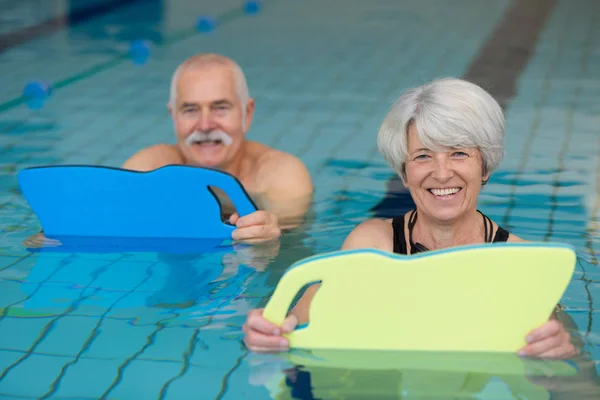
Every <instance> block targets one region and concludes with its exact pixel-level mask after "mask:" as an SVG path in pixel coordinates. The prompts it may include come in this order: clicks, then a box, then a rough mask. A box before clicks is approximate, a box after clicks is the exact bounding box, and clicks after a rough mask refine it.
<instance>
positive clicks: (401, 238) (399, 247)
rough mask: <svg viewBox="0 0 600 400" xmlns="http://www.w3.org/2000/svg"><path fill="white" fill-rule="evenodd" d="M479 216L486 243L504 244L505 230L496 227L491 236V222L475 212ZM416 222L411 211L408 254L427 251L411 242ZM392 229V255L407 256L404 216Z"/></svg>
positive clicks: (506, 233)
mask: <svg viewBox="0 0 600 400" xmlns="http://www.w3.org/2000/svg"><path fill="white" fill-rule="evenodd" d="M477 211H478V212H479V213H480V214H481V216H482V217H483V227H484V232H485V233H484V235H485V242H486V243H498V242H506V241H507V240H508V236H509V235H510V234H509V233H508V231H507V230H505V229H504V228H502V227H500V226H498V230H497V231H496V234H495V235H493V231H494V224H493V223H492V220H491V219H490V218H489V217H488V216H487V215H485V214H484V213H482V212H481V211H479V210H477ZM416 222H417V211H416V210H415V211H413V212H412V213H411V214H410V217H409V220H408V235H409V238H408V239H409V244H410V248H411V251H410V254H415V253H421V252H423V251H428V249H427V248H426V247H425V246H423V245H422V244H421V243H418V242H417V243H413V241H412V231H413V228H414V226H415V223H416ZM392 228H393V229H394V253H398V254H408V249H407V248H406V237H405V235H404V215H402V216H400V217H396V218H394V219H393V220H392Z"/></svg>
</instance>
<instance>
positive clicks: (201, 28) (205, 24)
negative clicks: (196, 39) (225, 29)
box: [196, 15, 217, 33]
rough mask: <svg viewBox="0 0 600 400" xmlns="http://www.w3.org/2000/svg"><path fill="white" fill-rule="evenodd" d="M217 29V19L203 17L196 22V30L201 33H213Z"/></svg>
mask: <svg viewBox="0 0 600 400" xmlns="http://www.w3.org/2000/svg"><path fill="white" fill-rule="evenodd" d="M216 28H217V21H216V19H215V18H213V17H211V16H208V15H203V16H201V17H199V18H198V20H197V21H196V30H197V31H198V32H200V33H211V32H213V31H214V30H215V29H216Z"/></svg>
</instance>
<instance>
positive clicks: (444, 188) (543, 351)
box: [243, 79, 575, 358]
mask: <svg viewBox="0 0 600 400" xmlns="http://www.w3.org/2000/svg"><path fill="white" fill-rule="evenodd" d="M378 144H379V149H380V151H381V152H382V153H383V156H384V158H385V159H386V161H387V162H388V163H389V164H390V165H391V166H392V167H393V168H394V169H395V170H396V171H397V172H398V173H399V174H400V177H401V178H402V182H403V183H404V185H405V186H406V187H407V188H408V189H409V191H410V194H411V196H412V198H413V200H414V202H415V204H416V209H415V210H412V211H409V212H408V213H407V214H406V215H400V216H398V217H396V218H393V219H389V220H382V219H371V220H367V221H365V222H363V223H361V224H360V225H358V226H357V227H356V228H354V230H353V231H352V232H351V233H350V234H349V235H348V237H347V238H346V240H345V241H344V244H343V249H359V248H376V249H380V250H383V251H389V252H394V253H399V254H408V255H410V254H415V253H419V252H423V251H428V250H434V249H443V248H448V247H452V246H459V245H468V244H476V243H497V242H519V241H523V240H522V239H520V238H519V237H517V236H515V235H513V234H512V233H509V232H507V231H506V230H505V229H503V228H502V227H500V226H498V225H497V224H496V223H495V222H494V221H492V220H491V219H490V218H489V217H487V216H486V215H485V214H483V213H482V212H480V211H479V210H477V198H478V195H479V193H480V191H481V188H482V185H484V184H485V183H486V182H487V181H488V179H489V177H490V173H491V172H492V171H494V169H496V168H497V167H498V164H500V161H501V160H502V157H503V152H504V116H503V113H502V109H501V108H500V106H499V105H498V103H497V102H496V101H495V100H494V99H493V98H492V97H491V96H490V95H489V94H488V93H487V92H486V91H484V90H483V89H481V88H480V87H479V86H477V85H474V84H472V83H469V82H466V81H463V80H459V79H440V80H437V81H433V82H431V83H428V84H426V85H423V86H420V87H417V88H413V89H410V90H408V91H407V92H405V93H404V94H403V95H402V96H401V97H400V98H399V99H398V101H397V102H396V103H395V104H394V105H393V107H392V109H391V110H390V112H389V113H388V115H387V117H386V118H385V120H384V121H383V124H382V126H381V129H380V131H379V136H378ZM317 290H318V285H314V286H312V287H310V288H308V289H307V290H306V292H305V294H304V295H303V297H302V298H301V299H300V301H299V302H298V303H297V304H296V306H295V307H294V309H293V310H292V312H291V313H290V315H289V316H288V318H287V319H286V320H285V321H284V323H283V324H282V326H275V325H273V324H271V323H270V322H268V321H266V320H265V319H264V318H262V316H261V312H262V310H253V311H252V312H250V314H249V315H248V320H247V322H246V324H245V325H244V327H243V330H244V332H245V339H244V340H245V343H246V345H247V346H248V347H249V348H250V349H251V350H254V351H272V350H285V349H287V348H288V343H287V341H286V339H285V338H284V337H282V336H281V333H282V332H290V331H291V330H293V329H294V328H295V326H296V325H297V324H298V323H306V322H307V321H308V310H309V305H310V302H311V299H312V297H313V296H314V294H315V292H316V291H317ZM526 340H527V342H528V345H527V346H525V347H524V348H523V349H521V350H520V351H519V354H520V355H524V356H535V357H541V358H565V357H570V356H572V355H574V354H575V347H574V346H573V345H572V344H571V342H570V335H569V334H568V333H567V332H566V330H565V329H564V327H563V325H562V324H561V323H560V322H558V321H557V320H556V319H555V318H551V319H550V321H548V322H547V323H545V324H544V325H543V326H541V327H539V328H538V329H535V330H534V331H533V332H531V333H530V334H529V335H528V336H527V338H526Z"/></svg>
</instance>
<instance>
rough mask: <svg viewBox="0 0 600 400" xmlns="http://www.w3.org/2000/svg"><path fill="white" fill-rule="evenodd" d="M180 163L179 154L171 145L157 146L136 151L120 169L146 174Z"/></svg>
mask: <svg viewBox="0 0 600 400" xmlns="http://www.w3.org/2000/svg"><path fill="white" fill-rule="evenodd" d="M182 162H183V160H182V158H181V156H180V154H179V152H178V151H177V150H176V149H175V148H174V147H173V146H172V145H168V144H157V145H154V146H150V147H146V148H145V149H142V150H140V151H138V152H137V153H135V154H134V155H133V156H131V157H130V158H129V159H128V160H127V161H125V163H124V164H123V166H122V167H121V168H124V169H129V170H133V171H143V172H147V171H152V170H155V169H157V168H160V167H164V166H165V165H169V164H181V163H182Z"/></svg>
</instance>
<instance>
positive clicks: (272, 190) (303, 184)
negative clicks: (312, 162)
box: [261, 153, 313, 230]
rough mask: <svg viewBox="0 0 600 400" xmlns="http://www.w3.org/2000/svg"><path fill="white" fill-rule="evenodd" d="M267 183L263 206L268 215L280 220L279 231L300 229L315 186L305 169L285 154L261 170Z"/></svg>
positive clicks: (292, 157)
mask: <svg viewBox="0 0 600 400" xmlns="http://www.w3.org/2000/svg"><path fill="white" fill-rule="evenodd" d="M261 175H263V177H262V178H261V179H264V181H266V182H268V184H267V185H266V186H267V190H266V191H265V194H264V198H263V199H262V200H263V201H262V203H264V207H265V210H266V211H269V212H271V213H273V214H275V215H276V216H277V219H278V220H279V227H280V229H282V230H283V229H294V228H296V227H298V226H299V225H300V224H301V223H302V221H303V219H304V216H305V215H306V213H307V211H308V209H309V207H310V204H311V203H312V200H313V184H312V180H311V177H310V173H309V172H308V169H307V168H306V166H305V165H304V164H303V163H302V161H300V160H299V159H298V158H296V157H294V156H292V155H290V154H285V153H278V154H277V156H273V157H270V159H269V160H268V161H267V162H265V163H264V165H263V166H262V167H261Z"/></svg>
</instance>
